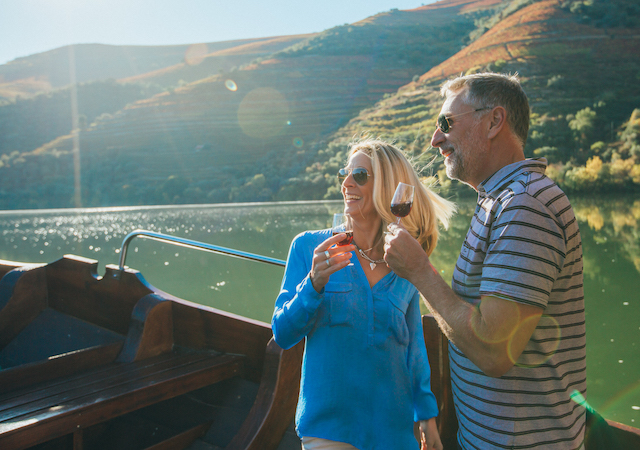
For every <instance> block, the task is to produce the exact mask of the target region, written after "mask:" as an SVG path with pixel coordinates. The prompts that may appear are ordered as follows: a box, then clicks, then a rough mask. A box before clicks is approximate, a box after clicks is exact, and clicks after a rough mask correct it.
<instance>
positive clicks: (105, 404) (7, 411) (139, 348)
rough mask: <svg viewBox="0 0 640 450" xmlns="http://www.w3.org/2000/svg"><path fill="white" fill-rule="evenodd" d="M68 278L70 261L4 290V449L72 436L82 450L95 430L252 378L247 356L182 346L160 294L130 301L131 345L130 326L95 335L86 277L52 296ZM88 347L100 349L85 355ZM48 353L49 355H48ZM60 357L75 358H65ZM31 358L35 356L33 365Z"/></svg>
mask: <svg viewBox="0 0 640 450" xmlns="http://www.w3.org/2000/svg"><path fill="white" fill-rule="evenodd" d="M68 269H69V261H63V262H62V263H59V264H58V265H56V266H53V267H52V268H47V267H43V266H39V267H31V268H21V269H18V270H15V271H11V272H8V273H7V274H6V275H5V277H3V279H2V280H1V281H0V287H1V289H0V290H1V292H0V294H2V295H0V297H1V298H0V307H1V309H0V324H4V325H5V326H4V327H3V328H2V329H1V330H0V349H1V350H2V353H3V361H4V362H5V364H9V366H8V367H7V366H5V369H4V370H1V371H0V448H2V449H20V448H27V447H30V446H33V445H36V444H39V443H43V442H49V441H52V440H55V439H57V438H59V437H61V436H66V435H72V436H73V448H74V449H78V450H79V449H81V448H82V446H83V432H84V430H85V429H87V428H88V427H92V426H94V425H96V424H99V423H104V422H107V421H109V420H111V419H113V418H115V417H120V416H123V415H125V414H127V413H130V412H132V411H135V410H138V409H141V408H144V407H147V406H149V405H153V404H156V403H159V402H162V401H164V400H167V399H171V398H174V397H177V396H180V395H183V394H185V393H188V392H191V391H194V390H197V389H200V388H202V387H205V386H208V385H211V384H214V383H217V382H219V381H222V380H225V379H228V378H230V377H233V376H244V375H245V361H246V357H245V356H243V355H237V354H226V353H224V352H218V351H213V350H211V349H210V348H199V349H187V348H183V347H181V346H180V345H176V343H175V342H174V324H173V302H172V301H169V300H167V299H166V298H163V297H161V296H159V295H157V294H155V293H151V291H147V292H148V293H146V295H143V296H142V297H139V298H138V299H137V300H135V303H133V301H132V300H127V302H128V304H130V305H131V306H130V307H129V309H128V313H127V314H128V316H129V320H127V327H128V328H127V332H126V335H122V334H121V333H122V331H123V330H124V327H122V326H120V327H119V328H117V327H113V328H116V330H117V331H113V330H112V329H109V328H104V327H102V326H99V325H95V322H93V321H92V320H91V319H92V317H91V315H90V314H91V312H92V310H90V309H87V308H86V304H90V302H91V300H92V298H91V297H86V294H85V296H84V297H82V296H80V295H79V294H78V293H76V292H73V285H72V283H77V284H79V285H81V286H83V287H84V286H86V285H87V284H88V283H87V282H86V281H85V282H83V280H82V277H83V276H85V275H86V274H84V275H83V274H82V272H80V274H81V276H80V277H78V276H72V277H69V279H70V280H71V283H70V284H71V287H69V285H63V286H62V285H60V277H56V282H57V283H58V285H59V286H61V287H62V289H60V290H59V292H62V293H63V294H62V295H61V294H60V293H59V292H54V291H52V289H51V284H52V283H50V282H48V275H50V274H47V270H49V271H50V272H56V271H58V272H59V271H66V270H68ZM71 273H73V272H71ZM88 280H89V282H91V281H93V279H92V277H89V279H88ZM96 286H97V287H100V286H102V285H101V284H96ZM96 291H97V292H100V290H99V289H96ZM137 291H138V292H137V295H140V294H145V292H144V290H141V289H140V288H138V289H137ZM87 292H89V293H90V292H91V291H90V290H87ZM70 295H71V296H70ZM63 302H64V303H63ZM74 303H80V306H81V307H83V308H84V310H85V311H86V312H84V311H82V310H81V313H83V314H84V316H83V318H78V317H76V316H74V315H71V314H70V312H73V311H76V310H78V308H77V307H75V305H74ZM95 309H97V308H93V310H95ZM61 310H62V311H61ZM125 311H126V309H125ZM87 319H89V321H87ZM99 320H100V318H98V319H96V320H95V321H96V322H97V321H99ZM67 338H68V339H67ZM48 340H51V341H60V342H53V343H48V342H47V341H48ZM88 343H89V344H91V345H92V346H91V347H87V348H78V346H80V347H82V345H87V344H88ZM94 344H97V345H94ZM12 347H15V348H12ZM42 347H49V348H47V349H46V351H44V352H43V351H42ZM27 349H28V350H27ZM60 349H68V351H66V352H64V350H63V352H64V353H60V354H58V353H57V352H58V351H60ZM23 350H24V351H25V352H26V353H33V355H30V356H29V355H27V356H24V355H22V354H21V352H22V351H23ZM7 353H8V354H9V356H7ZM202 431H206V430H205V429H203V430H202ZM167 442H171V440H170V439H169V440H167Z"/></svg>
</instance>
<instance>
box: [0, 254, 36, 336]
mask: <svg viewBox="0 0 640 450" xmlns="http://www.w3.org/2000/svg"><path fill="white" fill-rule="evenodd" d="M0 307H2V309H0V348H4V347H5V346H6V345H7V344H8V343H9V342H11V341H12V340H13V339H14V338H15V337H16V336H17V335H18V334H19V333H20V331H22V329H23V328H24V327H26V326H27V325H28V324H29V322H31V321H32V320H33V319H34V318H35V317H37V316H38V314H40V312H41V311H42V310H44V309H45V308H46V307H47V281H46V273H45V268H44V267H35V268H34V267H27V266H25V267H22V268H19V269H15V270H14V271H12V272H10V273H8V274H7V275H6V276H4V277H3V278H2V280H0Z"/></svg>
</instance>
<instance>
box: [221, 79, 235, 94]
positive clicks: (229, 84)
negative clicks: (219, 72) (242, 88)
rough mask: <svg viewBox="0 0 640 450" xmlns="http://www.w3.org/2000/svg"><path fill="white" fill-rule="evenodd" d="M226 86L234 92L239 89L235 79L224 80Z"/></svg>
mask: <svg viewBox="0 0 640 450" xmlns="http://www.w3.org/2000/svg"><path fill="white" fill-rule="evenodd" d="M224 87H226V88H227V89H229V90H230V91H232V92H235V91H237V90H238V85H237V84H236V83H235V81H233V80H226V81H225V82H224Z"/></svg>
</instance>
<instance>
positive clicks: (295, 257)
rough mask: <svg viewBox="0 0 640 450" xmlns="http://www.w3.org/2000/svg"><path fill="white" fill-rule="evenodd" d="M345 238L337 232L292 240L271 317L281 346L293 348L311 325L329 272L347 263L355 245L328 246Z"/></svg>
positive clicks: (322, 295)
mask: <svg viewBox="0 0 640 450" xmlns="http://www.w3.org/2000/svg"><path fill="white" fill-rule="evenodd" d="M344 237H345V236H344V235H342V234H339V235H337V236H333V237H330V238H329V239H326V240H324V241H321V242H319V243H318V239H317V236H316V235H314V234H311V233H302V234H300V235H298V236H296V238H295V239H294V240H293V242H292V243H291V248H290V249H289V256H288V257H287V266H286V268H285V273H284V278H283V279H282V287H281V289H280V294H279V295H278V298H277V299H276V305H275V310H274V312H273V317H272V319H271V328H272V329H273V336H274V339H275V340H276V343H277V344H278V345H279V346H280V347H282V348H284V349H287V348H291V347H293V346H294V345H296V344H297V343H298V342H300V341H301V340H302V339H303V338H304V337H305V336H306V335H307V334H308V333H309V332H310V331H311V329H312V328H313V325H314V323H315V319H316V315H317V312H318V308H319V307H320V305H321V304H322V301H323V299H324V285H325V284H326V283H327V281H328V280H329V277H330V276H331V274H332V273H334V272H336V271H338V270H340V269H342V268H344V267H345V266H346V265H347V264H349V260H350V258H351V253H350V252H351V251H352V250H353V249H354V248H355V247H353V246H344V247H340V248H331V247H332V246H333V245H334V244H335V243H337V242H340V240H341V239H344ZM327 256H328V257H327ZM327 261H328V263H327Z"/></svg>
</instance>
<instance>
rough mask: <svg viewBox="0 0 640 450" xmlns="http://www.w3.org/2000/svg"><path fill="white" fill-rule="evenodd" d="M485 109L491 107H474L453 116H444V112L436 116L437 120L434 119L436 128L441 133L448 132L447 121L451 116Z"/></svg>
mask: <svg viewBox="0 0 640 450" xmlns="http://www.w3.org/2000/svg"><path fill="white" fill-rule="evenodd" d="M485 109H491V108H488V107H485V108H478V109H474V110H473V111H467V112H463V113H460V114H454V115H453V116H449V117H447V116H445V115H444V114H440V115H439V116H438V120H437V121H436V128H439V129H440V131H442V132H443V133H448V132H449V130H451V123H449V119H451V118H453V117H458V116H464V115H465V114H471V113H474V112H478V111H484V110H485Z"/></svg>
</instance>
